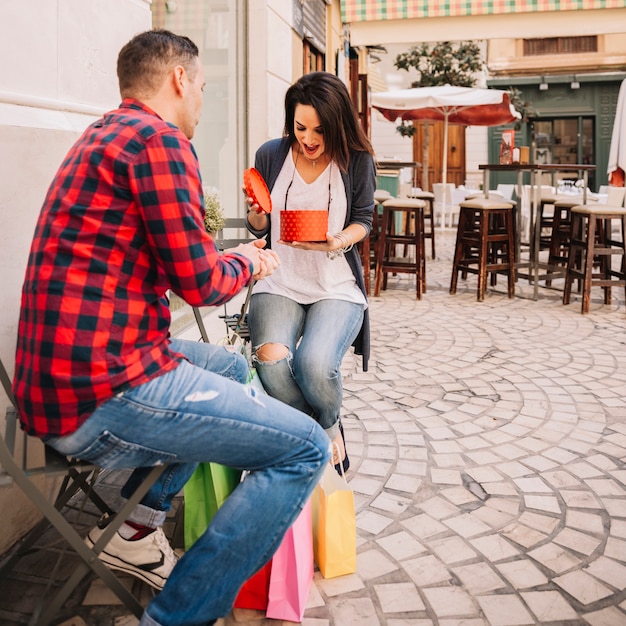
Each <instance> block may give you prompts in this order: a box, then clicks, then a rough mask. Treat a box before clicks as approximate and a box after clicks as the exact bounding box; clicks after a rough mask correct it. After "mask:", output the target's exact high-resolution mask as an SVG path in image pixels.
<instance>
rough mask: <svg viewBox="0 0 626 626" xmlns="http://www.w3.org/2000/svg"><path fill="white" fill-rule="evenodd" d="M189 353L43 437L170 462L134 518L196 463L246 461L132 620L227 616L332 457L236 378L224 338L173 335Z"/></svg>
mask: <svg viewBox="0 0 626 626" xmlns="http://www.w3.org/2000/svg"><path fill="white" fill-rule="evenodd" d="M172 346H173V348H174V349H175V350H176V351H178V352H180V353H182V354H184V355H185V356H187V358H188V359H189V361H190V362H187V361H185V362H183V363H181V364H180V365H179V366H178V367H177V368H176V369H174V370H173V371H171V372H168V373H166V374H164V375H163V376H160V377H158V378H156V379H154V380H151V381H150V382H148V383H145V384H144V385H141V386H139V387H136V388H134V389H130V390H128V391H125V392H122V393H120V394H118V395H117V396H115V397H113V398H111V399H110V400H109V401H107V402H106V403H104V404H103V405H101V406H100V407H99V408H98V409H96V411H94V413H93V414H92V415H91V416H90V417H89V419H88V420H87V421H86V422H85V423H84V424H83V425H82V426H81V427H80V428H79V429H78V430H77V431H76V432H74V433H72V434H71V435H68V436H66V437H60V438H55V439H51V440H49V441H48V442H47V443H48V444H49V445H52V446H53V447H55V448H56V449H57V450H59V451H60V452H62V453H64V454H69V455H74V456H76V457H79V458H83V459H86V460H89V461H94V462H96V463H98V464H99V465H102V466H103V467H111V468H122V467H126V468H127V467H137V468H141V467H142V466H143V468H144V469H136V470H135V471H134V472H133V474H132V475H131V477H130V479H129V481H128V483H127V484H126V485H125V487H124V491H123V493H124V492H125V493H126V494H127V495H128V493H129V492H132V490H133V489H134V487H135V486H136V485H137V484H138V482H139V481H141V480H142V478H143V477H144V476H145V475H146V473H147V472H148V471H149V469H146V468H147V466H151V465H156V464H158V463H168V464H170V465H169V466H168V468H167V470H166V471H165V472H164V473H163V474H162V476H161V477H160V479H159V480H158V481H157V483H156V484H155V485H154V486H153V487H152V488H151V489H150V491H149V492H148V494H147V495H146V496H145V497H144V498H143V500H142V505H143V506H141V507H140V510H139V513H138V516H135V515H133V519H134V520H135V521H140V522H143V523H146V522H148V523H149V525H152V526H156V525H157V524H156V523H155V522H157V523H158V521H159V520H161V521H162V519H164V517H165V513H166V512H167V511H168V510H169V508H170V505H171V501H172V498H173V497H174V496H175V495H176V494H178V493H179V492H180V490H181V489H182V488H183V486H184V484H185V483H186V482H187V480H188V479H189V477H190V476H191V474H192V473H193V471H194V469H195V467H196V464H197V463H198V462H202V461H213V462H216V463H220V464H222V465H227V466H230V467H235V468H240V469H246V470H250V473H249V474H248V475H247V476H246V478H245V479H244V480H243V481H242V482H241V483H240V484H239V485H238V486H237V488H236V489H235V491H234V492H233V493H232V494H231V495H230V496H229V498H228V499H227V500H226V502H225V503H224V505H223V506H222V508H221V509H220V510H219V511H218V513H217V514H216V515H215V517H214V518H213V521H212V522H211V524H210V526H209V528H208V529H207V531H206V532H205V533H204V535H203V536H202V537H200V538H199V539H198V540H197V541H196V543H194V544H193V546H192V547H191V548H190V550H189V551H188V552H187V553H186V554H185V555H184V556H183V558H182V559H181V560H180V561H179V563H178V564H177V565H176V567H175V568H174V570H173V572H172V574H171V575H170V578H169V579H168V581H167V584H166V585H165V587H164V589H163V590H162V591H161V592H160V593H159V595H158V596H156V597H155V598H154V599H153V600H152V602H151V603H150V604H149V606H148V608H147V609H146V612H145V613H144V616H143V618H142V620H141V622H140V624H142V626H201V625H202V626H205V625H208V624H212V623H213V621H214V620H216V619H217V618H219V617H222V616H224V615H227V614H228V612H229V611H230V610H231V607H232V604H233V602H234V600H235V597H236V595H237V593H238V591H239V589H240V587H241V585H242V584H243V583H244V582H245V581H246V580H247V579H248V578H249V577H250V576H251V575H252V574H254V573H255V572H256V571H257V570H258V569H260V568H261V566H263V565H264V564H265V563H266V562H267V561H268V560H269V559H270V557H271V556H272V554H273V553H274V552H275V550H276V549H277V548H278V546H279V544H280V541H281V540H282V537H283V535H284V533H285V531H286V530H287V528H288V527H289V526H290V525H291V524H292V523H293V521H294V520H295V519H296V517H297V516H298V514H299V513H300V511H301V510H302V507H303V506H304V504H305V503H306V501H307V499H308V498H309V496H310V494H311V492H312V491H313V489H314V487H315V485H316V484H317V482H318V481H319V479H320V477H321V474H322V472H323V470H324V467H325V464H326V462H327V461H328V460H329V458H330V450H329V441H328V437H327V436H326V434H325V433H324V431H323V430H322V429H321V428H320V427H319V426H318V425H317V424H316V423H315V422H313V421H312V420H311V419H310V418H309V417H308V416H306V415H304V414H302V413H301V412H299V411H297V410H295V409H293V408H292V407H289V406H287V405H286V404H283V403H281V402H279V401H277V400H275V399H273V398H271V397H269V396H266V395H264V394H259V393H258V392H256V391H254V389H252V388H251V387H250V386H245V385H242V384H240V382H236V381H244V380H245V379H246V376H247V369H248V367H247V363H246V360H245V358H244V357H242V356H241V355H240V354H237V353H234V352H229V351H228V350H227V349H226V348H224V347H223V346H215V345H212V344H205V343H196V342H188V341H181V340H172Z"/></svg>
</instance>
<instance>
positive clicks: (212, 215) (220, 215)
mask: <svg viewBox="0 0 626 626" xmlns="http://www.w3.org/2000/svg"><path fill="white" fill-rule="evenodd" d="M204 209H205V213H204V227H205V228H206V231H207V232H208V233H216V232H218V231H219V230H222V228H224V223H225V221H226V218H225V217H224V209H223V208H222V203H221V202H220V196H219V192H218V191H217V189H215V188H214V187H205V189H204Z"/></svg>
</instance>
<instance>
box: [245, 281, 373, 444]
mask: <svg viewBox="0 0 626 626" xmlns="http://www.w3.org/2000/svg"><path fill="white" fill-rule="evenodd" d="M362 324H363V305H362V304H355V303H353V302H347V301H345V300H320V301H318V302H314V303H313V304H298V303H297V302H296V301H295V300H292V299H290V298H285V297H283V296H276V295H273V294H268V293H258V294H255V295H253V296H252V298H251V299H250V311H249V314H248V328H249V329H250V339H251V342H252V363H253V365H254V366H255V367H256V369H257V372H258V374H259V378H260V379H261V382H262V383H263V387H264V388H265V390H266V391H267V393H269V394H270V395H271V396H272V397H274V398H277V399H279V400H282V401H283V402H284V403H286V404H288V405H289V406H292V407H295V408H296V409H299V410H300V411H302V412H303V413H306V414H307V415H310V416H311V417H313V418H314V419H315V420H316V421H317V422H319V424H320V426H321V427H322V428H323V429H324V430H325V431H326V433H327V435H328V436H329V437H330V439H334V438H335V437H336V436H337V434H338V432H339V431H338V429H339V425H338V420H339V412H340V409H341V402H342V400H343V386H342V383H341V369H340V368H341V361H342V359H343V357H344V356H345V354H346V352H347V351H348V349H349V348H350V346H351V345H352V343H353V342H354V340H355V338H356V336H357V335H358V333H359V330H360V329H361V325H362ZM270 343H271V344H278V348H279V349H281V348H282V352H284V355H283V356H282V358H277V359H270V360H263V359H261V358H260V356H259V354H260V353H261V352H262V349H263V347H264V346H265V345H266V344H270Z"/></svg>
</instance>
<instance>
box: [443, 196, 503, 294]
mask: <svg viewBox="0 0 626 626" xmlns="http://www.w3.org/2000/svg"><path fill="white" fill-rule="evenodd" d="M459 207H460V212H459V224H458V226H457V234H456V246H455V249H454V261H453V265H452V278H451V281H450V293H451V294H455V293H456V287H457V282H458V277H459V272H462V274H463V277H464V278H465V276H466V275H467V273H470V274H476V275H477V276H478V286H477V290H476V299H477V300H478V301H479V302H481V301H482V300H484V299H485V292H486V290H487V275H488V274H491V276H492V284H495V278H496V275H497V273H501V274H506V276H507V279H508V289H507V294H508V296H509V298H512V297H513V296H514V294H515V219H514V215H513V204H512V203H510V202H508V201H506V200H497V199H495V198H484V197H482V198H480V197H478V198H474V199H473V200H466V201H464V202H461V204H460V205H459Z"/></svg>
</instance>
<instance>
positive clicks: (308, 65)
mask: <svg viewBox="0 0 626 626" xmlns="http://www.w3.org/2000/svg"><path fill="white" fill-rule="evenodd" d="M302 62H303V64H304V66H303V68H302V73H303V74H308V73H309V72H321V71H322V70H324V55H323V54H322V53H321V52H320V51H319V50H317V49H316V48H315V47H314V46H313V45H311V43H310V42H309V41H307V40H306V39H305V40H304V42H303V43H302Z"/></svg>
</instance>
